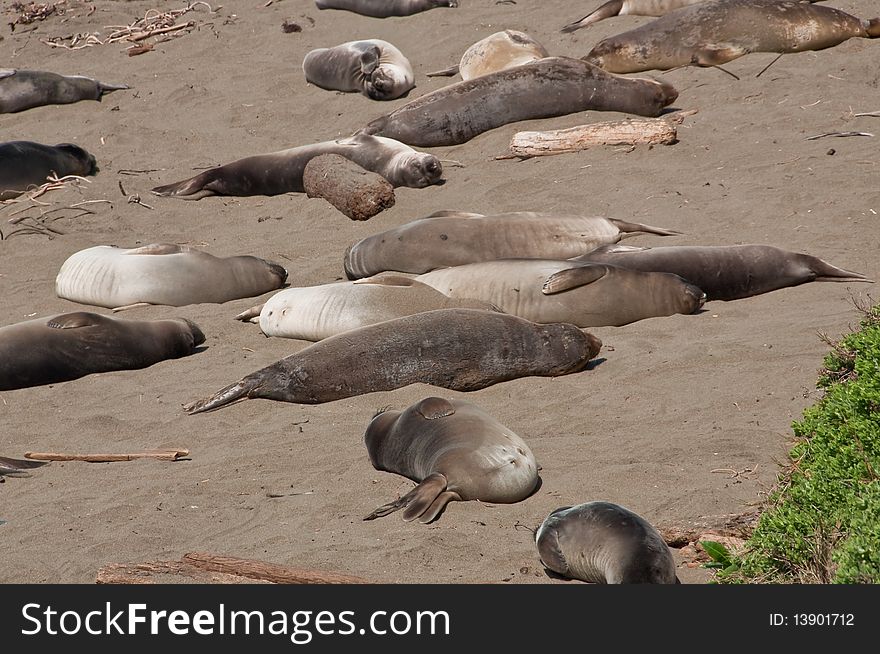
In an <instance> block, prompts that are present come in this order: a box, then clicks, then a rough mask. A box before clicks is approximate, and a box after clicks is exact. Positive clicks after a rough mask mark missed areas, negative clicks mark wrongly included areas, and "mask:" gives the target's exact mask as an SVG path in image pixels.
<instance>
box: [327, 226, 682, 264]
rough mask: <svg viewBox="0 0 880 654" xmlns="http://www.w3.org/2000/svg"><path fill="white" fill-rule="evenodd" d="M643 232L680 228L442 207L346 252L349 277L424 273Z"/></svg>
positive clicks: (559, 251) (580, 249)
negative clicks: (446, 208) (449, 209)
mask: <svg viewBox="0 0 880 654" xmlns="http://www.w3.org/2000/svg"><path fill="white" fill-rule="evenodd" d="M637 234H656V235H658V236H673V235H678V234H679V232H676V231H673V230H671V229H663V228H661V227H652V226H650V225H642V224H639V223H628V222H625V221H623V220H615V219H613V218H603V217H601V216H577V215H573V214H554V213H540V212H534V211H515V212H512V213H499V214H490V215H483V214H479V213H467V212H464V211H437V212H435V213H432V214H431V215H429V216H426V217H424V218H419V219H417V220H413V221H411V222H408V223H406V224H404V225H401V226H399V227H394V228H392V229H387V230H385V231H384V232H380V233H379V234H374V235H373V236H368V237H366V238H364V239H361V240H360V241H358V242H357V243H355V244H354V245H352V246H350V247H349V248H348V250H346V252H345V256H344V259H343V266H344V268H345V274H346V275H347V276H348V278H349V279H358V278H359V277H369V276H370V275H375V274H376V273H380V272H382V271H386V270H394V271H398V272H407V273H415V274H421V273H426V272H428V271H429V270H434V269H435V268H443V267H445V266H460V265H463V264H466V263H476V262H478V261H490V260H493V259H515V258H528V259H571V258H572V257H576V256H578V255H580V254H586V253H587V252H590V251H592V250H594V249H595V248H597V247H599V246H600V245H607V244H609V243H617V242H618V241H620V239H622V238H626V237H629V236H635V235H637Z"/></svg>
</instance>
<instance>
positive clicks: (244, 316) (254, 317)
mask: <svg viewBox="0 0 880 654" xmlns="http://www.w3.org/2000/svg"><path fill="white" fill-rule="evenodd" d="M264 306H266V303H265V302H263V304H258V305H257V306H255V307H251V308H250V309H246V310H245V311H242V312H241V313H240V314H238V315H237V316H235V319H236V320H241V321H242V322H253V323H259V322H260V313H261V312H262V311H263V307H264Z"/></svg>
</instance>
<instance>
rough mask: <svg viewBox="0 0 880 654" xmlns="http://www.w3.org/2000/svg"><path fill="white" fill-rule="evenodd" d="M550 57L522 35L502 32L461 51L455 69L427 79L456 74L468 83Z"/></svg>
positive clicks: (536, 44) (541, 46) (536, 43)
mask: <svg viewBox="0 0 880 654" xmlns="http://www.w3.org/2000/svg"><path fill="white" fill-rule="evenodd" d="M549 56H550V54H549V53H548V52H547V49H546V48H545V47H544V46H543V45H541V44H540V43H538V42H537V41H535V39H533V38H532V37H531V36H529V35H528V34H526V33H525V32H518V31H516V30H504V31H502V32H495V33H494V34H490V35H489V36H487V37H486V38H485V39H481V40H479V41H477V42H476V43H474V44H473V45H472V46H471V47H469V48H468V49H467V50H465V51H464V54H463V55H462V56H461V61H460V62H459V63H458V64H456V65H455V66H452V67H450V68H446V69H445V70H439V71H436V72H433V73H428V74H427V76H428V77H450V76H452V75H455V74H456V73H459V74H460V75H461V79H463V80H469V79H473V78H474V77H479V76H481V75H487V74H489V73H494V72H496V71H499V70H505V69H507V68H513V67H514V66H521V65H523V64H527V63H529V62H532V61H537V60H538V59H543V58H544V57H549Z"/></svg>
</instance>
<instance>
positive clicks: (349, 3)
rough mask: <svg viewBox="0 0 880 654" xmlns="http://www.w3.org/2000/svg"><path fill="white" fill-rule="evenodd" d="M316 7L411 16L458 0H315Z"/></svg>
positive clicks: (376, 15)
mask: <svg viewBox="0 0 880 654" xmlns="http://www.w3.org/2000/svg"><path fill="white" fill-rule="evenodd" d="M315 5H316V6H317V7H318V9H344V10H345V11H351V12H354V13H356V14H360V15H361V16H372V17H373V18H389V17H391V16H412V15H413V14H417V13H419V12H421V11H427V10H428V9H434V8H435V7H457V6H458V0H316V1H315Z"/></svg>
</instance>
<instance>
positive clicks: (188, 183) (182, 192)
mask: <svg viewBox="0 0 880 654" xmlns="http://www.w3.org/2000/svg"><path fill="white" fill-rule="evenodd" d="M214 170H216V169H211V170H206V171H205V172H203V173H199V174H198V175H196V176H195V177H190V178H189V179H184V180H182V181H180V182H174V183H173V184H166V185H164V186H156V187H155V188H152V189H150V192H151V193H153V194H154V195H160V196H163V197H169V196H174V197H183V198H185V199H187V200H201V199H202V198H204V197H207V196H209V195H214V191H211V190H209V189H207V188H205V187H206V186H207V185H208V184H209V183H210V182H212V181H213V172H214Z"/></svg>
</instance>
